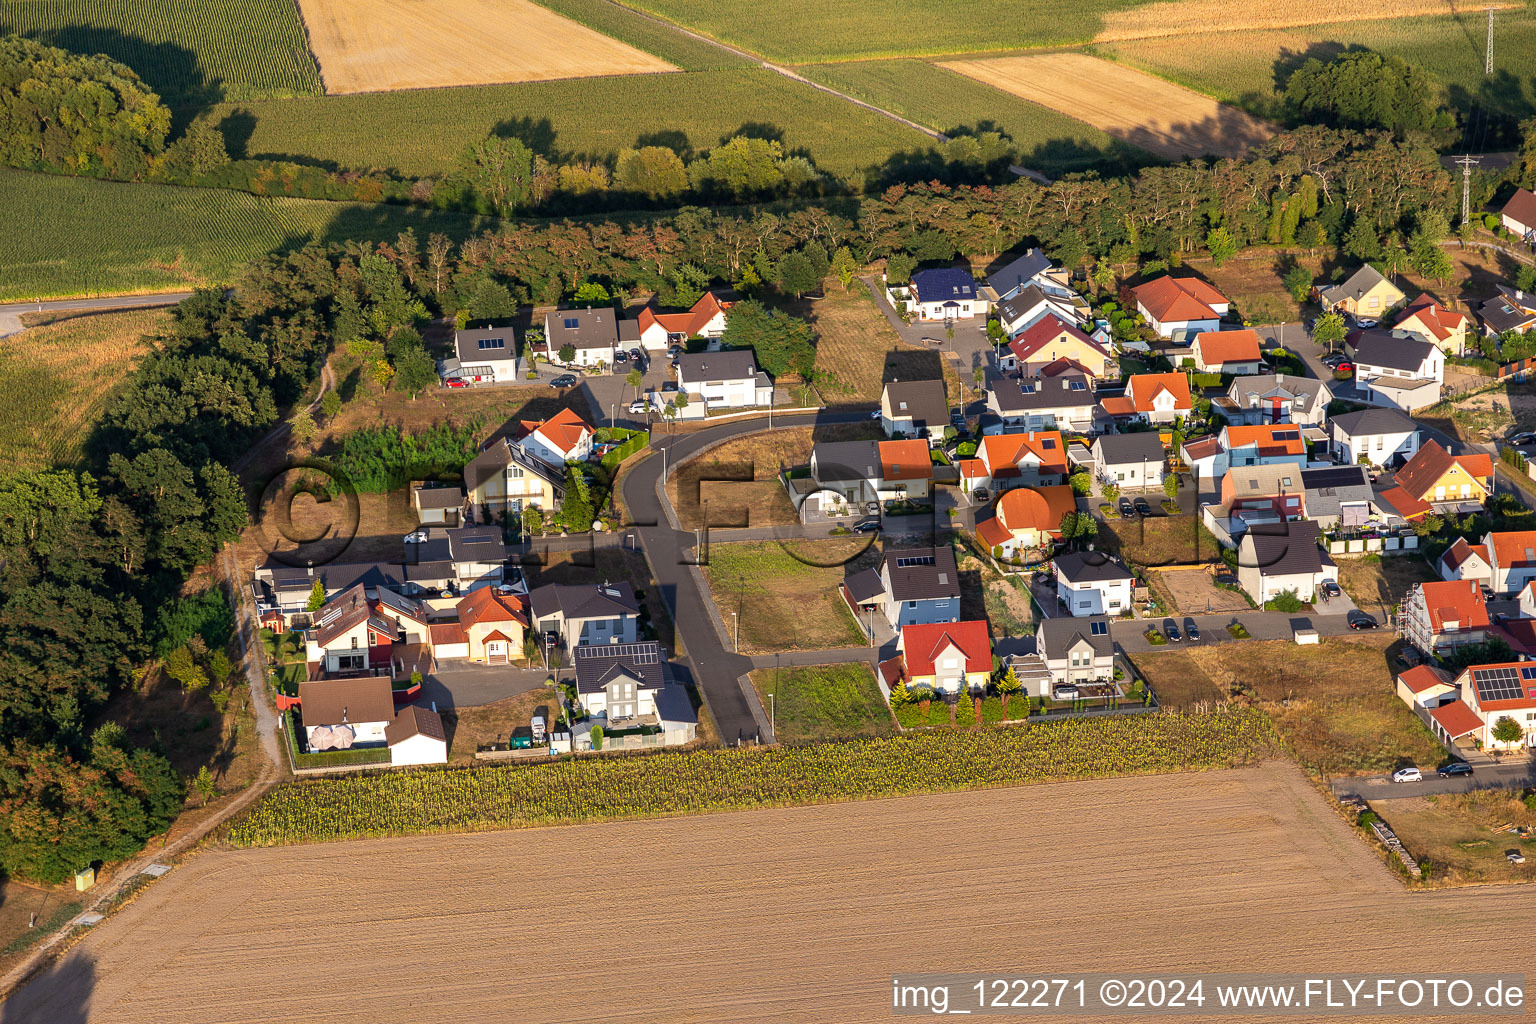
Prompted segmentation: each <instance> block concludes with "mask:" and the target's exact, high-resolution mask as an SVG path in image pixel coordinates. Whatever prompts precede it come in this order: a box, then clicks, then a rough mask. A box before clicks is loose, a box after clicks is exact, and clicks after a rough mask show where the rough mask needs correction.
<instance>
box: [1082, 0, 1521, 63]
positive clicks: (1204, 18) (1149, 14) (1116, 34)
mask: <svg viewBox="0 0 1536 1024" xmlns="http://www.w3.org/2000/svg"><path fill="white" fill-rule="evenodd" d="M1486 6H1489V7H1495V8H1500V7H1513V6H1515V5H1514V4H1508V3H1503V4H1501V3H1494V4H1488V5H1486ZM1479 10H1481V7H1480V8H1479ZM1454 13H1456V5H1455V4H1453V3H1451V2H1450V0H1355V2H1352V3H1349V4H1346V5H1340V4H1337V3H1333V2H1330V0H1279V2H1276V0H1237V2H1235V3H1234V2H1233V0H1160V2H1158V3H1150V4H1139V5H1136V6H1134V7H1127V8H1122V9H1119V10H1112V11H1108V12H1106V13H1105V15H1104V27H1103V28H1102V29H1100V30H1099V33H1098V35H1096V36H1094V37H1093V41H1094V42H1096V43H1104V42H1113V41H1115V40H1121V39H1147V38H1157V37H1162V36H1205V35H1208V34H1209V33H1211V32H1213V31H1214V32H1242V33H1243V37H1244V42H1243V46H1242V47H1241V48H1242V49H1246V48H1247V39H1248V37H1249V35H1250V33H1252V32H1254V30H1256V29H1272V28H1289V27H1291V26H1296V25H1317V24H1321V23H1325V22H1334V23H1338V22H1351V21H1375V20H1377V19H1388V18H1407V17H1412V16H1414V15H1425V14H1454ZM1185 45H1186V48H1187V49H1189V50H1191V51H1193V52H1198V53H1201V54H1203V55H1206V56H1209V55H1210V53H1211V48H1210V47H1205V46H1193V47H1191V46H1189V45H1188V41H1187V40H1186V44H1185Z"/></svg>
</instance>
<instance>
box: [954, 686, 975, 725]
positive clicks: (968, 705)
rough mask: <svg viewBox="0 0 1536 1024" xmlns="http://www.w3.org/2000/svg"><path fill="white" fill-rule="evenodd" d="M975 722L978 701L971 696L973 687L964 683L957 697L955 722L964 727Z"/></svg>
mask: <svg viewBox="0 0 1536 1024" xmlns="http://www.w3.org/2000/svg"><path fill="white" fill-rule="evenodd" d="M975 723H976V702H975V700H973V699H972V698H971V688H970V687H969V686H966V685H962V686H961V687H960V694H959V696H957V697H956V698H955V724H956V725H958V726H960V727H961V728H962V729H963V728H966V727H967V726H971V725H974V724H975Z"/></svg>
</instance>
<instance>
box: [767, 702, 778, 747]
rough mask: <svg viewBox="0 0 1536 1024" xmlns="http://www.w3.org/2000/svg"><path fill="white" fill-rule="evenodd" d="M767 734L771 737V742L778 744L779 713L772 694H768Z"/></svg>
mask: <svg viewBox="0 0 1536 1024" xmlns="http://www.w3.org/2000/svg"><path fill="white" fill-rule="evenodd" d="M768 732H769V733H770V734H771V735H772V736H773V742H775V743H777V742H779V711H778V706H777V705H776V704H775V703H774V700H773V694H772V693H770V694H768Z"/></svg>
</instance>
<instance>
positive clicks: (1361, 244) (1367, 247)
mask: <svg viewBox="0 0 1536 1024" xmlns="http://www.w3.org/2000/svg"><path fill="white" fill-rule="evenodd" d="M1344 255H1346V256H1352V257H1354V258H1355V259H1357V260H1360V261H1361V262H1364V263H1369V262H1371V261H1372V260H1376V259H1380V258H1381V235H1380V234H1379V233H1378V232H1377V231H1376V226H1375V225H1374V224H1372V223H1371V222H1370V221H1369V220H1367V219H1366V218H1364V217H1356V218H1355V222H1354V223H1353V224H1351V225H1350V226H1349V230H1348V231H1347V232H1345V234H1344Z"/></svg>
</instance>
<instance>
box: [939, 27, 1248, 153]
mask: <svg viewBox="0 0 1536 1024" xmlns="http://www.w3.org/2000/svg"><path fill="white" fill-rule="evenodd" d="M943 66H944V67H946V68H950V69H951V70H954V71H958V72H960V74H962V75H967V76H969V77H971V78H974V79H976V80H977V81H980V82H985V83H986V84H987V85H991V86H995V87H997V88H999V89H1002V90H1003V91H1004V92H1008V93H1012V94H1013V95H1015V96H1020V97H1022V98H1024V99H1026V100H1030V101H1032V102H1034V103H1038V104H1040V105H1041V106H1045V107H1049V108H1051V109H1052V110H1058V111H1060V112H1061V113H1063V114H1068V115H1070V116H1072V117H1075V118H1078V119H1079V120H1082V121H1087V122H1088V123H1089V124H1091V125H1093V126H1094V127H1095V128H1100V129H1102V130H1104V131H1105V132H1107V133H1108V134H1110V135H1112V136H1114V137H1115V138H1117V139H1119V140H1121V141H1122V142H1128V143H1130V144H1131V145H1133V146H1137V147H1140V148H1141V149H1144V150H1146V151H1147V152H1149V153H1155V154H1156V155H1158V156H1161V157H1166V158H1167V159H1170V160H1178V159H1182V158H1184V157H1188V156H1204V155H1206V154H1214V155H1216V156H1231V157H1240V156H1242V155H1243V154H1244V153H1246V152H1247V151H1248V147H1250V146H1253V145H1255V144H1257V143H1259V142H1263V141H1264V140H1265V139H1267V138H1269V137H1270V136H1271V135H1273V134H1274V131H1275V130H1274V128H1273V127H1272V126H1271V125H1268V124H1266V123H1264V122H1263V121H1260V120H1259V119H1258V118H1256V117H1253V116H1251V115H1249V114H1245V113H1243V112H1242V111H1241V110H1238V109H1237V108H1236V107H1229V106H1226V105H1225V104H1222V103H1217V102H1216V101H1215V100H1213V99H1211V98H1209V97H1207V96H1202V95H1200V94H1199V93H1197V92H1193V91H1191V90H1189V89H1185V88H1183V87H1181V86H1177V85H1174V84H1173V83H1171V82H1166V81H1164V80H1162V79H1160V78H1155V77H1153V76H1152V75H1146V74H1143V73H1141V72H1140V71H1134V70H1132V69H1131V68H1127V67H1124V66H1122V65H1119V64H1113V63H1111V62H1109V61H1104V60H1099V59H1098V58H1096V57H1089V56H1087V55H1085V54H1081V53H1048V54H1040V55H1037V56H1028V57H1001V58H998V59H996V60H958V61H951V62H949V63H946V64H944V65H943Z"/></svg>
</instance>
